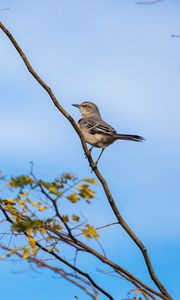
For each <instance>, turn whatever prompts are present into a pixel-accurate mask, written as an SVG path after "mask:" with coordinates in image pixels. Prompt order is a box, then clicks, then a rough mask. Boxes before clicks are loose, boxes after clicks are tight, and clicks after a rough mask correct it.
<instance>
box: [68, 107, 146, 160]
mask: <svg viewBox="0 0 180 300" xmlns="http://www.w3.org/2000/svg"><path fill="white" fill-rule="evenodd" d="M72 105H73V106H74V107H77V108H78V109H79V110H80V113H81V118H80V119H79V121H78V126H79V128H80V130H81V132H82V134H83V136H84V139H85V141H86V143H88V144H90V145H91V147H90V149H89V151H90V153H91V151H92V149H93V148H94V147H95V148H101V152H100V155H99V157H98V159H97V161H96V163H95V164H96V165H97V164H98V162H99V160H100V158H101V156H102V154H103V152H104V150H105V148H107V147H108V146H109V145H111V144H112V143H114V142H115V141H117V140H127V141H133V142H142V141H144V140H145V139H144V137H142V136H140V135H134V134H121V133H117V132H116V130H115V129H114V128H113V127H112V126H111V125H109V124H108V123H106V122H105V121H104V120H103V119H102V117H101V114H100V111H99V108H98V107H97V105H96V104H95V103H93V102H90V101H84V102H82V103H81V104H72Z"/></svg>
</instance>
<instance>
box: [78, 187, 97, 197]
mask: <svg viewBox="0 0 180 300" xmlns="http://www.w3.org/2000/svg"><path fill="white" fill-rule="evenodd" d="M76 188H77V190H79V191H80V194H79V195H80V196H81V197H82V198H86V199H92V198H94V194H95V192H94V191H92V190H91V189H90V188H89V186H88V184H80V185H78V186H77V187H76Z"/></svg>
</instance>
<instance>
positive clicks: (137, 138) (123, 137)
mask: <svg viewBox="0 0 180 300" xmlns="http://www.w3.org/2000/svg"><path fill="white" fill-rule="evenodd" d="M115 138H116V139H117V140H127V141H134V142H142V141H144V140H145V139H144V138H143V137H142V136H140V135H134V134H116V135H115Z"/></svg>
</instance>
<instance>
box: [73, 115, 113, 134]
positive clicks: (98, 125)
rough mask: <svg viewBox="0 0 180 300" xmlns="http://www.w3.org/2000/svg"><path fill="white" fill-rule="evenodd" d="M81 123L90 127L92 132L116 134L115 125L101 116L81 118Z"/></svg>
mask: <svg viewBox="0 0 180 300" xmlns="http://www.w3.org/2000/svg"><path fill="white" fill-rule="evenodd" d="M79 125H80V127H81V126H84V127H86V128H89V132H90V133H91V134H96V133H99V134H104V135H109V136H112V135H114V134H116V130H115V129H114V128H113V127H111V126H110V125H109V124H107V123H106V122H104V121H103V120H102V119H99V118H98V119H95V118H90V117H89V118H82V119H80V120H79Z"/></svg>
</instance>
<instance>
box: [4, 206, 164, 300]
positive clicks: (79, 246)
mask: <svg viewBox="0 0 180 300" xmlns="http://www.w3.org/2000/svg"><path fill="white" fill-rule="evenodd" d="M0 209H1V210H2V212H3V214H4V216H5V217H6V219H7V221H8V222H10V223H11V224H13V223H14V222H13V220H12V219H11V218H10V217H9V216H8V214H7V212H6V208H4V207H3V206H2V205H0ZM18 218H20V219H21V220H24V216H23V215H21V214H20V213H19V212H18ZM46 229H47V230H48V231H50V232H52V233H54V234H56V235H57V236H58V237H59V239H60V241H63V242H64V243H66V244H68V245H70V246H73V247H75V248H76V249H78V250H86V252H88V253H90V254H92V255H94V256H95V257H96V258H98V259H99V260H100V261H102V262H103V263H105V264H107V265H109V266H110V267H112V268H113V269H114V270H115V271H116V272H117V273H118V274H120V275H121V276H122V277H124V278H125V279H127V280H129V281H130V282H131V283H133V284H135V285H137V286H140V288H141V289H142V290H145V291H146V293H149V292H150V293H153V294H154V295H157V296H159V297H160V298H162V299H165V300H168V299H169V298H167V297H166V296H164V295H162V294H160V293H158V292H157V291H155V290H153V289H152V288H150V287H149V286H148V285H146V284H144V283H143V282H142V281H141V280H139V279H138V278H136V277H135V276H134V275H132V274H131V273H130V272H129V271H127V270H126V269H124V268H122V267H121V266H119V265H117V264H115V263H113V262H112V261H110V260H109V259H108V258H107V257H104V256H103V255H101V254H100V253H98V252H97V251H95V250H94V249H92V248H91V247H89V246H88V245H86V244H84V243H83V242H81V241H79V240H77V239H76V238H75V237H73V240H72V238H71V237H69V236H68V235H65V234H63V233H61V232H59V231H57V230H56V229H54V228H52V227H51V226H47V225H46ZM24 235H25V236H27V234H26V232H24ZM53 238H54V239H55V236H53ZM36 245H37V246H38V247H39V245H38V243H37V242H36ZM47 252H48V253H49V251H48V249H47ZM51 254H52V251H51Z"/></svg>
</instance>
